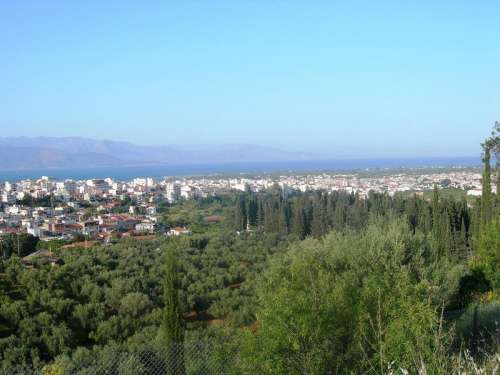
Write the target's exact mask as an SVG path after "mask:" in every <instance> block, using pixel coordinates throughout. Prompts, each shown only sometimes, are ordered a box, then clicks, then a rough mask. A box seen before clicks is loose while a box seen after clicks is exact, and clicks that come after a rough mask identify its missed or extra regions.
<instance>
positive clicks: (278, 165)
mask: <svg viewBox="0 0 500 375" xmlns="http://www.w3.org/2000/svg"><path fill="white" fill-rule="evenodd" d="M480 165H481V160H480V159H479V158H477V157H456V158H401V159H345V160H343V159H337V160H300V161H278V162H239V163H224V164H222V163H220V164H184V165H149V166H146V165H143V166H124V167H89V168H41V169H17V170H0V181H8V180H21V179H36V178H40V177H41V176H51V177H54V178H57V179H65V178H72V179H90V178H105V177H111V178H114V179H118V180H130V179H133V178H135V177H164V176H178V177H186V176H204V175H235V174H272V173H279V172H283V173H293V172H304V171H310V172H316V173H317V172H327V171H328V172H335V171H339V172H340V171H343V172H346V171H353V172H354V171H383V170H399V169H424V168H430V169H435V168H452V167H455V168H460V167H477V166H480Z"/></svg>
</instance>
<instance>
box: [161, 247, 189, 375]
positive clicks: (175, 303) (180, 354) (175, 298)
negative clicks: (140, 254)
mask: <svg viewBox="0 0 500 375" xmlns="http://www.w3.org/2000/svg"><path fill="white" fill-rule="evenodd" d="M177 288H178V280H177V270H176V264H175V255H174V249H173V248H167V250H166V253H165V279H164V283H163V300H164V303H165V307H164V308H163V317H162V322H161V326H160V337H161V341H162V344H163V345H165V348H166V350H167V354H168V358H167V369H166V370H167V371H166V372H167V374H180V375H183V374H185V368H184V367H185V366H184V347H183V345H184V320H183V319H182V314H181V309H180V305H179V295H178V289H177Z"/></svg>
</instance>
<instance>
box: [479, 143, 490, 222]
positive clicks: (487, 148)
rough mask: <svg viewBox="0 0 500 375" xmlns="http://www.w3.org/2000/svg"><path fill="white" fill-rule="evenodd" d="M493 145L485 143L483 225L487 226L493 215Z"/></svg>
mask: <svg viewBox="0 0 500 375" xmlns="http://www.w3.org/2000/svg"><path fill="white" fill-rule="evenodd" d="M490 147H491V145H490V142H488V141H486V142H485V143H484V144H483V150H484V153H483V163H484V169H483V178H482V184H483V191H482V195H481V226H482V227H484V226H486V225H487V224H488V223H489V222H490V220H491V217H492V209H493V207H492V192H491V165H490V162H491V149H490Z"/></svg>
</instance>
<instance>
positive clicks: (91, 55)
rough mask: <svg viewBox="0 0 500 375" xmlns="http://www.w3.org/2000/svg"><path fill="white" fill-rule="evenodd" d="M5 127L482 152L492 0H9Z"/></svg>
mask: <svg viewBox="0 0 500 375" xmlns="http://www.w3.org/2000/svg"><path fill="white" fill-rule="evenodd" d="M0 17H1V22H0V46H1V47H0V48H1V52H0V57H1V59H0V103H1V111H0V127H1V129H2V132H1V133H2V135H3V136H38V135H50V136H75V135H76V136H86V137H92V138H109V139H116V140H126V141H132V142H135V143H140V144H207V143H211V144H221V143H257V144H262V145H274V146H278V147H281V148H286V149H291V150H321V151H322V152H327V153H329V154H331V155H333V156H336V155H353V156H356V155H359V156H365V155H373V156H377V157H393V156H436V155H438V156H448V155H449V156H457V155H476V154H478V153H479V146H478V144H479V142H480V141H481V140H482V139H483V138H484V137H485V136H486V135H487V134H488V132H489V130H490V129H491V127H492V125H493V123H494V121H495V120H499V119H500V22H499V21H498V20H499V19H500V3H499V2H498V1H497V0H496V1H487V0H484V1H479V2H472V1H461V0H455V1H445V0H442V1H418V2H406V1H342V2H336V1H300V2H299V1H293V0H289V1H265V0H262V1H158V2H155V1H130V2H127V1H123V0H122V1H60V2H57V1H49V0H47V1H2V2H1V3H0Z"/></svg>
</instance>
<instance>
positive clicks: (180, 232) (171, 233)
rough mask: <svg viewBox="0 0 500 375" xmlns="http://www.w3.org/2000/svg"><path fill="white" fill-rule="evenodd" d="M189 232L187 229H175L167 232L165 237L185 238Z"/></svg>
mask: <svg viewBox="0 0 500 375" xmlns="http://www.w3.org/2000/svg"><path fill="white" fill-rule="evenodd" d="M190 234H191V231H190V230H189V229H187V228H182V227H175V228H172V229H170V230H169V231H168V232H167V236H169V237H171V236H187V235H190Z"/></svg>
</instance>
